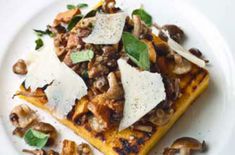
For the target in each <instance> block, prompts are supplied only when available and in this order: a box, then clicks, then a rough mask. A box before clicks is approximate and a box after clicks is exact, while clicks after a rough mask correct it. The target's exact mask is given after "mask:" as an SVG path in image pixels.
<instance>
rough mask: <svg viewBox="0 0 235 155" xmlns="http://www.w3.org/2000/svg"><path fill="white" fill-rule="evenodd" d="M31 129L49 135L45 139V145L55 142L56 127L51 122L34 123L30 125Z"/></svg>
mask: <svg viewBox="0 0 235 155" xmlns="http://www.w3.org/2000/svg"><path fill="white" fill-rule="evenodd" d="M32 129H34V130H37V131H40V132H42V133H45V134H48V135H49V139H48V141H47V146H51V145H53V144H54V143H55V141H56V138H57V136H58V135H57V131H56V129H55V128H54V127H53V126H52V125H51V124H49V123H44V122H39V123H37V124H35V125H34V126H33V127H32Z"/></svg>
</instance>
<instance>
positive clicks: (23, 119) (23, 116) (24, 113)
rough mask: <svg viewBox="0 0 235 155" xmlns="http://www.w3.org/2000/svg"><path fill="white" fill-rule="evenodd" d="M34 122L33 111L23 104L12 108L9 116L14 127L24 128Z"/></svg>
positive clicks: (35, 117)
mask: <svg viewBox="0 0 235 155" xmlns="http://www.w3.org/2000/svg"><path fill="white" fill-rule="evenodd" d="M36 120H37V115H36V113H35V111H33V110H32V109H30V108H29V107H28V106H27V105H25V104H22V105H18V106H16V107H14V108H13V110H12V111H11V114H10V121H11V122H12V124H13V125H14V126H15V127H20V128H25V127H27V126H28V125H30V124H31V123H33V122H34V121H36Z"/></svg>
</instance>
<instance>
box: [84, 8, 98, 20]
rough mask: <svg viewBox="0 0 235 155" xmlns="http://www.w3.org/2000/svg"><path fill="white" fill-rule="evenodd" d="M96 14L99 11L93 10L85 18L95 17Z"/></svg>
mask: <svg viewBox="0 0 235 155" xmlns="http://www.w3.org/2000/svg"><path fill="white" fill-rule="evenodd" d="M96 13H97V10H91V11H90V12H88V13H87V14H86V15H85V16H84V18H89V17H94V16H95V15H96Z"/></svg>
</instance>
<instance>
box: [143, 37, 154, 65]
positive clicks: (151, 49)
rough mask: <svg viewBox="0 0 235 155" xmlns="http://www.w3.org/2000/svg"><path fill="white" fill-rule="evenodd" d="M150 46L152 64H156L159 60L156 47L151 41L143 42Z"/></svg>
mask: <svg viewBox="0 0 235 155" xmlns="http://www.w3.org/2000/svg"><path fill="white" fill-rule="evenodd" d="M142 41H143V42H144V43H145V44H146V45H147V46H148V53H149V59H150V61H151V62H152V63H155V62H156V60H157V54H156V51H155V48H154V45H153V43H152V42H151V41H148V40H142Z"/></svg>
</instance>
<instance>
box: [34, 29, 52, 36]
mask: <svg viewBox="0 0 235 155" xmlns="http://www.w3.org/2000/svg"><path fill="white" fill-rule="evenodd" d="M34 32H35V33H36V34H37V36H39V37H42V36H44V35H49V36H50V37H53V36H54V33H52V32H51V31H50V30H49V29H48V28H47V29H46V30H45V31H43V30H36V29H34Z"/></svg>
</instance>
